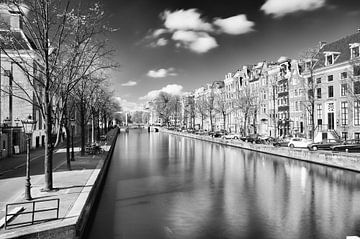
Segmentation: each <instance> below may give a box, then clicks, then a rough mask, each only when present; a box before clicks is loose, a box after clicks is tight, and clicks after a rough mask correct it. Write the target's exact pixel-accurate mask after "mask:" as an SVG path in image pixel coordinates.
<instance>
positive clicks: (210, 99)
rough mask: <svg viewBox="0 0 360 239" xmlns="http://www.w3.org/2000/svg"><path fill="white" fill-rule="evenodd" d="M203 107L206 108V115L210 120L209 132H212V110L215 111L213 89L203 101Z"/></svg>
mask: <svg viewBox="0 0 360 239" xmlns="http://www.w3.org/2000/svg"><path fill="white" fill-rule="evenodd" d="M205 107H206V112H207V115H208V117H209V119H210V131H214V125H213V120H214V109H215V93H214V90H213V89H211V90H210V92H209V95H207V98H206V100H205Z"/></svg>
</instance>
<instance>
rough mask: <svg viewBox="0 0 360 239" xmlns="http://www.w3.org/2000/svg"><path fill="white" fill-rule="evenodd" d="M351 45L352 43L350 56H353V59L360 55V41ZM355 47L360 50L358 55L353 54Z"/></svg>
mask: <svg viewBox="0 0 360 239" xmlns="http://www.w3.org/2000/svg"><path fill="white" fill-rule="evenodd" d="M349 45H350V55H351V56H350V57H351V59H354V58H358V57H360V43H351V44H349ZM354 48H358V50H359V55H358V56H353V49H354Z"/></svg>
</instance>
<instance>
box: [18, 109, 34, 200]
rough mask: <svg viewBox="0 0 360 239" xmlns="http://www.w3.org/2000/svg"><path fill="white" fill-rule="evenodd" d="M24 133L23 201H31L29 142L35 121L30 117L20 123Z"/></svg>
mask: <svg viewBox="0 0 360 239" xmlns="http://www.w3.org/2000/svg"><path fill="white" fill-rule="evenodd" d="M21 123H22V125H23V127H24V132H25V134H26V178H25V199H26V200H31V199H32V198H31V191H30V190H31V183H30V140H31V134H32V133H33V131H34V126H35V124H36V121H35V120H33V119H31V115H29V116H28V117H27V119H25V120H22V121H21Z"/></svg>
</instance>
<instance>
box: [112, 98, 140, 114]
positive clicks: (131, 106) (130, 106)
mask: <svg viewBox="0 0 360 239" xmlns="http://www.w3.org/2000/svg"><path fill="white" fill-rule="evenodd" d="M115 100H116V101H117V102H119V104H120V106H121V107H122V109H123V111H140V110H143V109H144V106H143V104H138V103H135V102H131V101H128V100H126V99H123V98H121V97H115Z"/></svg>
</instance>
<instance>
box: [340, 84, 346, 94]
mask: <svg viewBox="0 0 360 239" xmlns="http://www.w3.org/2000/svg"><path fill="white" fill-rule="evenodd" d="M346 94H347V84H341V96H346Z"/></svg>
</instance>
